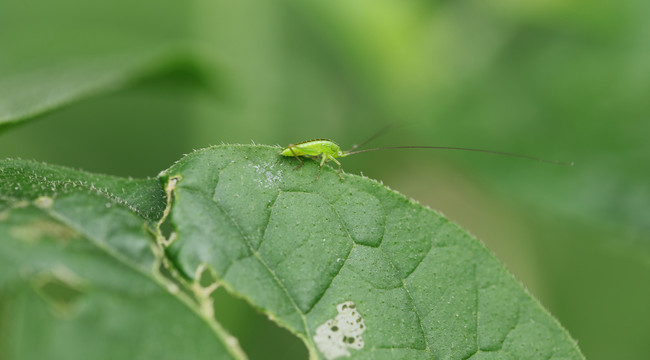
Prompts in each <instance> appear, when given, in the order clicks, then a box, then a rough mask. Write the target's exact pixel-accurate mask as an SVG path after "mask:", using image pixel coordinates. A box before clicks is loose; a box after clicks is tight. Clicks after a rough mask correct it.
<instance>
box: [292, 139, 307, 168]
mask: <svg viewBox="0 0 650 360" xmlns="http://www.w3.org/2000/svg"><path fill="white" fill-rule="evenodd" d="M289 150H291V153H292V154H293V157H295V158H296V159H298V161H300V165H298V166H296V167H295V168H293V169H294V170H298V169H300V168H301V167H302V166H303V165H305V163H304V162H303V161H302V159H301V158H300V156H298V155H297V154H296V152H295V151H293V145H289Z"/></svg>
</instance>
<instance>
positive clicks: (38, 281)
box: [32, 274, 84, 317]
mask: <svg viewBox="0 0 650 360" xmlns="http://www.w3.org/2000/svg"><path fill="white" fill-rule="evenodd" d="M67 280H69V281H67ZM32 284H33V286H34V290H35V291H36V293H37V294H38V295H39V296H40V297H41V298H42V299H43V300H45V301H46V302H47V304H48V305H49V307H50V310H51V311H52V312H53V313H54V314H55V315H57V316H61V317H69V316H71V315H72V314H73V312H74V309H75V306H76V305H77V303H78V302H79V299H81V297H82V296H83V294H84V292H83V290H82V289H81V286H82V284H81V282H80V280H77V279H76V278H72V277H71V278H64V277H61V276H58V275H56V274H43V275H40V276H38V277H36V278H35V279H34V280H33V282H32Z"/></svg>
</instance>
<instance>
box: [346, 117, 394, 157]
mask: <svg viewBox="0 0 650 360" xmlns="http://www.w3.org/2000/svg"><path fill="white" fill-rule="evenodd" d="M391 127H393V124H388V125H386V126H384V127H383V128H381V129H380V130H379V131H377V132H376V133H374V134H372V136H371V137H369V138H367V139H366V140H365V141H363V142H362V143H360V144H358V145H354V146H352V148H351V149H350V150H348V151H346V153H349V152H352V151H354V150H356V149H358V148H360V147H362V146H363V145H366V144H367V143H369V142H371V141H373V140H375V139H376V138H378V137H379V136H380V135H381V134H383V133H385V132H386V131H388V129H390V128H391Z"/></svg>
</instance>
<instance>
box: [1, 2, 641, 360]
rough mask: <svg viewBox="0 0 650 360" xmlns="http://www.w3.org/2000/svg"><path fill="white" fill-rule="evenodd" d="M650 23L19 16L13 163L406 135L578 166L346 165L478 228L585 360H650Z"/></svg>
mask: <svg viewBox="0 0 650 360" xmlns="http://www.w3.org/2000/svg"><path fill="white" fill-rule="evenodd" d="M648 13H650V3H647V2H643V1H636V0H625V1H619V2H614V1H600V2H595V3H589V4H585V3H583V2H578V1H565V2H561V1H554V0H534V1H528V2H525V3H523V2H516V1H508V0H498V1H493V2H489V3H485V2H479V1H457V2H434V1H414V2H400V1H395V0H383V1H376V0H374V1H371V0H361V1H352V2H344V1H333V2H331V1H330V2H314V1H304V0H276V1H266V2H259V1H250V0H244V1H238V2H225V1H219V2H213V1H206V0H195V1H190V2H172V1H165V2H153V1H144V2H138V3H132V2H126V1H113V2H99V3H97V2H95V3H92V4H90V3H84V2H81V1H78V0H65V1H63V2H62V1H58V2H56V4H54V3H51V2H46V1H39V2H37V3H33V2H32V3H25V2H20V1H17V0H9V1H4V2H3V3H2V4H0V34H2V40H1V41H0V95H1V96H0V131H3V134H2V138H1V140H0V141H1V142H0V144H1V146H0V155H2V157H9V156H11V157H23V158H35V159H38V160H42V161H49V162H53V163H57V164H62V165H69V166H75V167H82V168H84V169H86V170H89V171H95V172H104V173H111V174H115V175H125V176H147V175H148V176H152V175H155V174H156V173H157V172H158V171H160V170H161V169H163V168H166V167H167V166H168V165H169V164H170V163H172V162H173V161H174V160H176V159H178V158H179V156H180V155H181V154H182V153H187V152H189V151H191V150H192V149H193V148H200V147H204V146H207V145H210V144H215V143H220V142H226V143H247V142H250V141H251V140H254V141H255V142H258V143H268V144H277V143H280V144H286V143H291V142H296V141H301V140H305V139H309V138H314V137H331V138H333V139H334V140H336V141H339V142H340V143H341V145H342V146H343V147H344V148H348V147H349V146H351V145H352V144H354V143H358V142H360V141H362V140H363V139H365V138H366V137H367V136H369V135H370V134H372V133H373V132H375V131H376V130H378V129H380V128H381V127H382V126H383V125H384V124H387V123H391V122H392V123H397V124H398V126H396V129H395V130H394V131H391V132H390V133H388V134H386V135H385V136H383V137H382V138H381V139H378V140H377V141H376V145H378V146H380V145H441V146H445V145H447V146H467V147H477V148H486V149H493V150H499V151H508V152H517V153H522V154H529V155H534V156H540V157H547V158H552V159H557V160H567V161H574V162H575V163H576V166H575V167H573V168H562V167H553V166H547V165H545V164H539V163H534V162H525V161H520V160H516V159H508V158H499V157H490V156H488V155H483V154H466V153H451V152H427V151H412V152H405V151H401V152H400V151H394V152H385V153H379V152H377V153H373V154H362V155H361V154H360V155H358V156H356V157H350V158H346V159H344V160H345V162H344V169H345V170H346V171H348V172H353V173H358V172H363V173H364V174H366V175H368V176H371V177H374V178H378V179H382V180H383V181H384V183H386V184H388V185H390V186H391V187H392V188H395V189H397V190H399V191H401V192H403V193H405V194H406V195H408V196H411V197H413V198H416V199H418V200H419V201H421V202H423V203H425V204H428V205H429V206H431V207H432V208H434V209H438V210H440V211H442V212H443V213H445V214H447V215H448V216H449V217H451V218H452V219H454V220H455V221H457V222H459V223H460V224H461V225H462V226H463V227H464V228H467V229H470V230H471V231H473V232H474V233H475V234H476V235H477V236H478V237H479V238H481V239H483V240H484V241H485V242H486V243H487V245H488V247H489V248H490V249H492V250H493V251H494V252H495V253H496V254H497V256H498V257H499V258H500V259H501V260H502V261H504V262H505V263H506V264H507V265H508V266H509V268H510V270H511V271H513V272H514V273H515V274H516V275H517V276H518V277H519V279H521V280H522V281H523V282H524V283H525V284H526V285H527V286H528V287H529V288H530V290H531V291H532V292H533V294H535V295H536V296H537V297H538V298H539V299H540V300H541V302H542V303H543V304H544V305H545V306H547V307H548V308H549V309H550V310H551V312H552V313H553V314H555V315H556V316H557V317H558V318H559V320H560V322H561V323H562V324H563V325H564V326H565V327H566V328H567V329H568V330H569V331H570V333H571V334H572V336H573V337H575V338H576V339H578V341H579V343H580V346H581V349H582V350H583V352H584V354H585V355H586V356H587V357H588V358H590V359H609V358H642V357H644V356H646V354H647V353H648V352H649V351H650V345H649V344H648V343H647V341H646V334H648V333H649V332H650V324H649V323H648V322H647V321H646V319H648V318H650V308H648V306H647V304H648V303H650V285H648V284H650V271H648V270H649V268H650V220H649V219H650V187H649V186H648V183H650V170H649V169H648V166H647V164H648V163H650V144H649V142H648V141H647V135H648V134H649V133H650V122H649V121H648V118H649V117H650V102H648V101H647V99H648V98H649V96H650V67H648V66H647V64H649V63H650V45H648V44H649V43H648V41H647V38H648V36H649V35H650V23H649V22H648V21H647V14H648ZM64 105H65V107H64V108H62V107H63V106H64ZM59 108H60V109H59ZM35 118H38V119H39V120H38V121H32V122H24V121H22V122H21V120H24V119H35ZM423 164H425V165H423ZM233 301H234V300H233ZM226 325H227V324H226ZM258 335H259V334H258ZM240 339H242V340H241V341H242V343H244V342H245V341H246V340H245V334H243V335H240ZM251 356H252V355H251Z"/></svg>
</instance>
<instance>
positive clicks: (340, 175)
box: [329, 156, 345, 180]
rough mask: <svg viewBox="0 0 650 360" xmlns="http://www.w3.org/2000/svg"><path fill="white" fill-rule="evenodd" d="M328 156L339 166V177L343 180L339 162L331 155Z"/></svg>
mask: <svg viewBox="0 0 650 360" xmlns="http://www.w3.org/2000/svg"><path fill="white" fill-rule="evenodd" d="M329 158H330V160H332V161H334V162H335V163H336V165H338V166H339V177H340V178H341V180H345V178H344V177H343V175H342V174H341V163H340V162H339V161H338V160H336V159H335V158H334V157H332V156H330V157H329Z"/></svg>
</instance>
